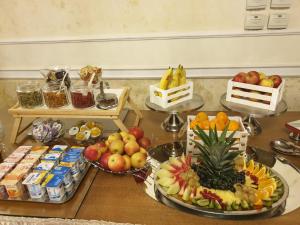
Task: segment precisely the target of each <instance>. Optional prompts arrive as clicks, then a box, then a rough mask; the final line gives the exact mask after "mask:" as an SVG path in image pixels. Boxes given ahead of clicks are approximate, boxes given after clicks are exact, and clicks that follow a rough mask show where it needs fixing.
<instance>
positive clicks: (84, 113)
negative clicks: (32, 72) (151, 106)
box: [8, 87, 142, 144]
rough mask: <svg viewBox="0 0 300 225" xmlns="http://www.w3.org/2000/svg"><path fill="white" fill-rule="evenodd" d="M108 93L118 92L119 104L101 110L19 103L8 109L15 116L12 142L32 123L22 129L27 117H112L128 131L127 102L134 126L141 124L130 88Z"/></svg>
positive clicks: (110, 90)
mask: <svg viewBox="0 0 300 225" xmlns="http://www.w3.org/2000/svg"><path fill="white" fill-rule="evenodd" d="M106 92H107V93H112V92H113V93H116V94H117V96H118V100H119V102H118V105H117V106H116V107H115V108H113V109H109V110H101V109H98V108H96V107H92V108H87V109H76V108H74V107H73V106H72V105H71V104H70V105H68V106H65V107H62V108H57V109H52V108H48V107H46V106H42V107H39V108H33V109H26V108H22V107H20V105H19V104H18V103H17V104H16V105H14V106H13V107H12V108H10V109H9V110H8V112H9V113H10V114H12V116H13V117H14V123H13V128H12V132H11V138H10V142H11V143H12V144H14V143H16V140H17V138H18V136H19V135H20V134H21V133H23V132H24V130H26V129H27V128H28V127H29V126H30V125H31V124H32V122H31V123H30V124H28V125H27V126H26V127H25V128H24V129H22V130H20V125H21V123H22V119H23V118H25V117H30V118H85V119H92V118H98V119H111V120H113V121H114V123H115V124H116V125H117V126H118V127H119V128H120V130H122V131H128V129H127V128H126V126H125V125H124V123H123V121H122V120H121V119H120V115H121V112H122V110H123V109H124V106H125V104H126V102H128V104H129V105H130V107H131V108H132V110H133V111H134V112H135V114H136V119H135V122H134V124H133V126H137V125H138V124H139V121H140V119H141V118H142V113H141V112H140V110H138V108H137V106H136V104H134V103H133V101H132V100H131V98H130V96H129V94H130V88H128V87H125V88H122V89H108V90H107V91H106Z"/></svg>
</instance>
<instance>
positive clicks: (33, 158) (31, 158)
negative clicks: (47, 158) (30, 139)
mask: <svg viewBox="0 0 300 225" xmlns="http://www.w3.org/2000/svg"><path fill="white" fill-rule="evenodd" d="M39 159H40V155H36V154H28V155H26V156H25V158H24V159H22V161H21V162H20V164H22V163H32V164H33V165H34V166H36V165H37V164H38V163H39Z"/></svg>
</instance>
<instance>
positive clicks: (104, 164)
mask: <svg viewBox="0 0 300 225" xmlns="http://www.w3.org/2000/svg"><path fill="white" fill-rule="evenodd" d="M111 155H112V153H111V152H105V153H104V154H103V155H101V157H100V159H99V161H98V162H99V163H100V164H101V166H102V167H103V168H105V169H109V168H108V160H109V157H110V156H111Z"/></svg>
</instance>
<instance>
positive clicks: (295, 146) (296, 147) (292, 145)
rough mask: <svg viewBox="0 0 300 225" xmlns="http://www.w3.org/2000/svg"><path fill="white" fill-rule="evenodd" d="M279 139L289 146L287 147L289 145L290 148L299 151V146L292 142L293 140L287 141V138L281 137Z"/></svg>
mask: <svg viewBox="0 0 300 225" xmlns="http://www.w3.org/2000/svg"><path fill="white" fill-rule="evenodd" d="M279 140H280V141H281V142H282V143H284V144H286V145H287V146H289V147H291V148H295V150H296V151H298V150H299V151H300V146H298V145H296V144H294V143H293V142H291V141H287V140H285V139H283V138H280V139H279Z"/></svg>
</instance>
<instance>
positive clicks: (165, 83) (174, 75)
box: [159, 65, 186, 90]
mask: <svg viewBox="0 0 300 225" xmlns="http://www.w3.org/2000/svg"><path fill="white" fill-rule="evenodd" d="M173 71H174V69H173V68H169V69H168V70H167V71H166V72H165V73H164V75H163V76H162V77H161V80H160V83H159V88H160V89H163V90H168V89H170V88H174V87H178V86H180V85H184V84H186V72H185V69H184V68H183V66H182V65H179V66H178V67H177V69H176V71H175V72H173Z"/></svg>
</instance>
